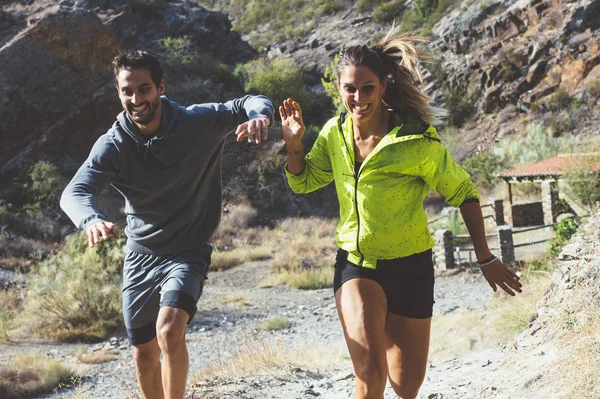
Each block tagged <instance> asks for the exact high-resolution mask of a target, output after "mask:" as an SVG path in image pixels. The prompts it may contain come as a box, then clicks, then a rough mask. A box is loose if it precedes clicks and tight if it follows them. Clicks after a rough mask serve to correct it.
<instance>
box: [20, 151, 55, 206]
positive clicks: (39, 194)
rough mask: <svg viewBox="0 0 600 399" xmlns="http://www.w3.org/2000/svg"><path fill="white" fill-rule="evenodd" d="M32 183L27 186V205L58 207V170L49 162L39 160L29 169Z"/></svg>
mask: <svg viewBox="0 0 600 399" xmlns="http://www.w3.org/2000/svg"><path fill="white" fill-rule="evenodd" d="M28 176H29V179H30V183H29V185H27V186H26V195H25V198H26V204H27V205H26V207H29V208H35V209H49V208H51V209H56V208H57V205H58V193H59V190H60V185H59V184H58V172H57V171H56V168H55V167H54V165H52V164H51V163H49V162H45V161H39V162H37V163H36V164H34V165H33V166H32V167H31V168H30V169H29V174H28Z"/></svg>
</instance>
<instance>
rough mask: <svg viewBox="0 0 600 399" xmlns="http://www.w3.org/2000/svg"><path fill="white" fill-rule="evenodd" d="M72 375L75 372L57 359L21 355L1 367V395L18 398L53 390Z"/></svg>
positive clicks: (8, 398) (10, 398)
mask: <svg viewBox="0 0 600 399" xmlns="http://www.w3.org/2000/svg"><path fill="white" fill-rule="evenodd" d="M72 377H73V372H72V371H71V370H70V369H69V368H68V367H66V366H65V365H64V364H62V363H60V362H58V361H56V360H50V359H46V358H45V357H44V356H34V355H19V356H17V357H15V358H13V359H12V360H11V361H10V363H9V364H7V365H2V366H1V367H0V397H2V398H5V399H12V398H14V399H16V398H23V397H26V396H27V397H28V396H30V395H33V394H37V393H41V392H51V391H52V390H53V389H56V388H57V387H59V386H60V385H61V384H62V383H65V382H68V381H69V379H71V378H72Z"/></svg>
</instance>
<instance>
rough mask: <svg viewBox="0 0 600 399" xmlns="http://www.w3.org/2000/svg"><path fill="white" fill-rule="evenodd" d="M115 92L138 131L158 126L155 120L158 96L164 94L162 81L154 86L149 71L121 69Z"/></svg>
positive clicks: (158, 105)
mask: <svg viewBox="0 0 600 399" xmlns="http://www.w3.org/2000/svg"><path fill="white" fill-rule="evenodd" d="M117 90H118V92H119V99H120V100H121V105H122V106H123V109H124V110H125V111H126V112H127V114H128V115H129V117H130V118H131V119H132V120H133V121H134V122H135V124H136V125H137V126H138V127H139V128H140V129H142V130H143V129H144V128H145V127H147V126H148V125H150V124H156V123H158V124H160V120H158V121H155V118H156V116H157V111H159V110H160V107H161V102H160V96H161V95H162V94H163V93H164V92H165V82H164V80H161V82H160V84H159V85H158V86H156V84H155V83H154V81H153V80H152V76H151V75H150V71H149V70H147V69H132V70H127V69H122V70H121V71H120V72H119V75H118V76H117ZM159 116H160V113H159Z"/></svg>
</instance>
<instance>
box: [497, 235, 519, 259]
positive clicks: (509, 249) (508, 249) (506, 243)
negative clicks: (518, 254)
mask: <svg viewBox="0 0 600 399" xmlns="http://www.w3.org/2000/svg"><path fill="white" fill-rule="evenodd" d="M498 242H499V243H500V259H501V260H502V262H503V263H505V264H507V265H510V264H513V263H515V246H514V243H513V233H512V228H511V227H510V226H498Z"/></svg>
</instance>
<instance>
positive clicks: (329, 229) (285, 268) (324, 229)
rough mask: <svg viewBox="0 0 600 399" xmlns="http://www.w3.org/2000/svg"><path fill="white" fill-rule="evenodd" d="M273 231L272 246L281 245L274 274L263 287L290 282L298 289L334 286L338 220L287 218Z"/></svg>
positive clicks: (274, 257)
mask: <svg viewBox="0 0 600 399" xmlns="http://www.w3.org/2000/svg"><path fill="white" fill-rule="evenodd" d="M273 234H274V237H273V238H272V241H273V243H272V246H273V247H274V248H277V251H276V252H275V254H274V256H273V260H272V262H271V266H272V269H273V275H271V276H269V277H268V278H267V279H266V280H265V282H263V286H265V285H272V284H287V285H289V286H291V287H294V288H298V289H319V288H326V287H331V286H332V284H333V263H334V259H335V253H336V250H337V248H336V245H335V221H334V220H331V219H321V218H294V219H286V220H284V221H283V222H281V223H280V224H279V225H278V226H277V228H276V229H275V230H274V232H273Z"/></svg>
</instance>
